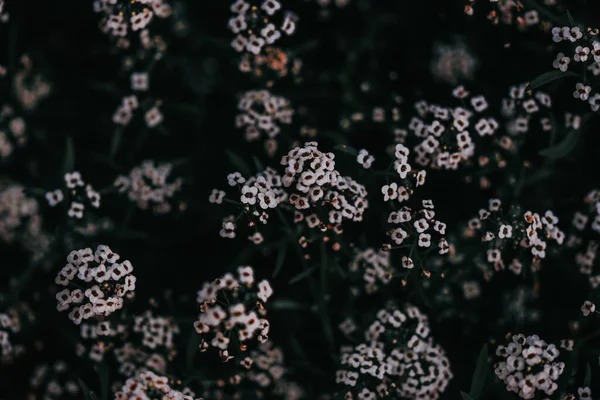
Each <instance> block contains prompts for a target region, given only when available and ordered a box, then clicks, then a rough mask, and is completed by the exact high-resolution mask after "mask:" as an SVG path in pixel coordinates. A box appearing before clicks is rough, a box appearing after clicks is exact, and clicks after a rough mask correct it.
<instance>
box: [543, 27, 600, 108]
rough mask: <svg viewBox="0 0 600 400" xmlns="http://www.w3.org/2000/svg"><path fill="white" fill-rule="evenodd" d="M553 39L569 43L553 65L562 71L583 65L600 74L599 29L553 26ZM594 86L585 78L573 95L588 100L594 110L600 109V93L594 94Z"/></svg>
mask: <svg viewBox="0 0 600 400" xmlns="http://www.w3.org/2000/svg"><path fill="white" fill-rule="evenodd" d="M552 40H553V41H554V42H555V43H557V44H558V43H561V42H564V43H566V44H567V46H566V47H565V49H566V50H565V52H566V54H565V53H563V52H560V53H558V54H557V55H556V59H555V60H554V61H553V62H552V66H553V67H554V68H555V69H557V70H559V71H561V72H567V71H568V70H569V69H573V66H575V67H576V69H577V66H578V65H581V69H584V71H591V72H592V74H593V76H594V77H596V76H598V75H600V40H599V39H598V29H591V28H588V29H587V30H586V31H585V32H582V30H581V29H580V28H579V27H577V26H574V27H570V26H563V27H560V26H556V27H554V28H552ZM592 89H593V88H592V87H591V86H589V85H586V82H585V79H583V81H582V82H578V83H577V84H576V85H575V91H574V92H573V97H575V98H576V99H579V100H582V101H585V102H588V103H589V105H590V108H591V110H592V111H598V110H599V109H600V93H593V94H592Z"/></svg>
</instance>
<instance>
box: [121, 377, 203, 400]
mask: <svg viewBox="0 0 600 400" xmlns="http://www.w3.org/2000/svg"><path fill="white" fill-rule="evenodd" d="M182 386H183V385H182V383H181V381H180V380H175V379H169V378H168V377H166V376H160V375H157V374H155V373H154V372H152V371H140V372H139V373H137V374H136V375H135V376H134V377H132V378H129V379H127V381H126V382H125V384H124V385H123V387H122V388H121V390H119V391H118V392H117V393H115V400H134V399H139V398H146V399H153V398H160V399H178V400H194V398H195V394H194V392H192V391H191V390H190V389H189V388H187V387H182ZM198 400H201V399H198Z"/></svg>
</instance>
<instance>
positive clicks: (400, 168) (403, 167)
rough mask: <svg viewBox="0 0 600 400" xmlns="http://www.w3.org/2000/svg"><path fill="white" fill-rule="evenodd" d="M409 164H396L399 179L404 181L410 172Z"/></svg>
mask: <svg viewBox="0 0 600 400" xmlns="http://www.w3.org/2000/svg"><path fill="white" fill-rule="evenodd" d="M410 169H411V167H410V164H408V163H400V162H398V163H396V172H398V175H400V178H401V179H406V175H408V173H409V172H410Z"/></svg>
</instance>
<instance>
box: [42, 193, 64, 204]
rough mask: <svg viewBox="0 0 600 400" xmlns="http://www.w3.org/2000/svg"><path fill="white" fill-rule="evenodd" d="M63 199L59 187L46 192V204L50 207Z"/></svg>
mask: <svg viewBox="0 0 600 400" xmlns="http://www.w3.org/2000/svg"><path fill="white" fill-rule="evenodd" d="M63 199H64V195H63V192H62V190H60V189H56V190H53V191H52V192H47V193H46V200H48V204H49V205H50V207H54V206H55V205H57V204H58V203H60V202H61V201H63Z"/></svg>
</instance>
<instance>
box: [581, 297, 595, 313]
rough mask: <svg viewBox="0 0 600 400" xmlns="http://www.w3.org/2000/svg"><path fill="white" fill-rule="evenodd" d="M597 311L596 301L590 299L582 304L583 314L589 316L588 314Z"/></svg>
mask: <svg viewBox="0 0 600 400" xmlns="http://www.w3.org/2000/svg"><path fill="white" fill-rule="evenodd" d="M595 311H596V305H595V304H594V303H592V302H591V301H589V300H586V301H584V302H583V305H582V306H581V312H582V313H583V315H584V316H585V317H587V316H588V315H590V313H593V312H595Z"/></svg>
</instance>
